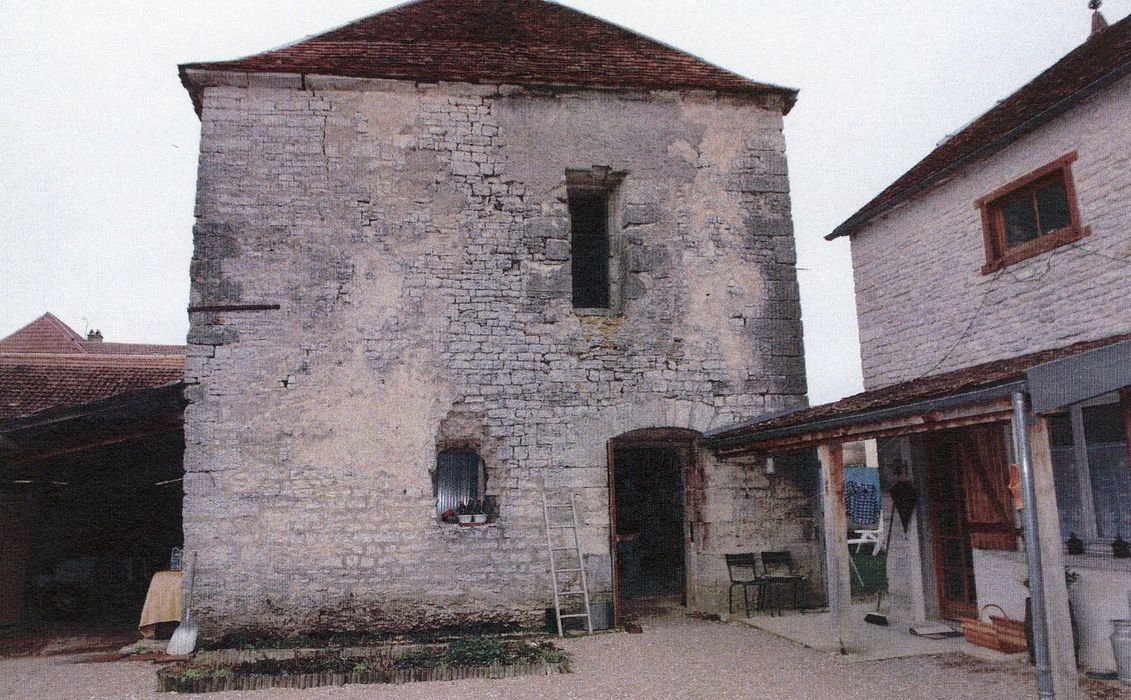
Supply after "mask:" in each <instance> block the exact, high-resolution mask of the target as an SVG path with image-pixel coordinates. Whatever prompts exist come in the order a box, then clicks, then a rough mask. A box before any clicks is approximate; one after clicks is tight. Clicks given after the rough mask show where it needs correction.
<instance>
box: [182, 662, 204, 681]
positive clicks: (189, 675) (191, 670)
mask: <svg viewBox="0 0 1131 700" xmlns="http://www.w3.org/2000/svg"><path fill="white" fill-rule="evenodd" d="M207 675H208V674H207V672H205V670H204V669H202V668H195V667H193V666H189V667H188V668H185V669H183V670H181V672H180V674H179V675H178V676H177V680H179V681H181V682H182V683H187V682H189V681H199V680H201V679H202V678H204V677H205V676H207Z"/></svg>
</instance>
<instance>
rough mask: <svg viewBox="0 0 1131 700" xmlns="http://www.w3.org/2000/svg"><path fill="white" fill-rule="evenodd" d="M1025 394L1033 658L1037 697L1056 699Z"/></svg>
mask: <svg viewBox="0 0 1131 700" xmlns="http://www.w3.org/2000/svg"><path fill="white" fill-rule="evenodd" d="M1026 398H1027V397H1026V396H1025V394H1024V393H1023V392H1020V391H1015V392H1013V447H1014V451H1015V454H1016V455H1017V465H1018V469H1019V471H1020V472H1021V496H1022V501H1023V509H1022V511H1021V512H1022V514H1023V529H1022V532H1023V534H1024V536H1025V560H1026V562H1028V565H1029V597H1030V598H1032V599H1033V600H1032V609H1033V647H1034V649H1033V655H1034V657H1035V660H1036V662H1037V696H1038V697H1041V698H1055V697H1056V693H1055V692H1054V691H1053V684H1052V666H1051V664H1050V662H1049V629H1048V618H1047V616H1046V615H1045V584H1044V578H1043V577H1042V570H1043V567H1042V566H1041V548H1040V544H1039V543H1038V541H1037V538H1038V534H1037V488H1036V484H1035V483H1034V481H1033V463H1032V459H1031V457H1030V455H1029V420H1028V418H1029V411H1028V406H1027V401H1026Z"/></svg>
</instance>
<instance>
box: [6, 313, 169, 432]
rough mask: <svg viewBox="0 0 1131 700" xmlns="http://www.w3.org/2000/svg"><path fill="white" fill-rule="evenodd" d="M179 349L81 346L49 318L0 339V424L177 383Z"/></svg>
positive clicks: (136, 345) (74, 336) (99, 344)
mask: <svg viewBox="0 0 1131 700" xmlns="http://www.w3.org/2000/svg"><path fill="white" fill-rule="evenodd" d="M184 353H185V349H184V347H183V346H179V345H146V344H139V343H104V342H94V341H86V340H83V339H82V336H80V335H79V334H78V333H75V332H74V330H72V329H71V328H70V327H68V326H67V325H66V324H65V323H63V322H62V321H60V320H59V319H58V318H56V317H55V316H53V315H52V314H44V315H43V316H41V317H39V318H38V319H36V320H35V321H32V322H31V323H29V324H28V325H26V326H24V327H23V328H21V329H20V330H18V331H16V332H15V333H13V334H11V335H9V336H8V337H6V338H3V339H0V419H3V418H15V417H19V416H26V415H29V414H32V413H35V412H37V411H42V410H44V409H47V408H53V407H58V406H72V405H75V404H80V403H85V402H87V401H93V400H95V399H102V398H106V397H108V396H113V395H115V394H119V393H122V392H124V391H132V390H135V389H144V388H147V387H156V386H162V385H164V384H169V383H172V382H178V381H180V380H181V378H182V377H183V375H184V367H185V355H184Z"/></svg>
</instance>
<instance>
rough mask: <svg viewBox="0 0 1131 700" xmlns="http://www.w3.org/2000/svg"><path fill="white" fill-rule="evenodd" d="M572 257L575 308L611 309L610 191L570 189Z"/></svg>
mask: <svg viewBox="0 0 1131 700" xmlns="http://www.w3.org/2000/svg"><path fill="white" fill-rule="evenodd" d="M569 218H570V240H571V243H570V257H571V260H572V272H573V307H574V308H575V309H607V308H609V193H608V192H607V191H603V190H596V189H570V191H569Z"/></svg>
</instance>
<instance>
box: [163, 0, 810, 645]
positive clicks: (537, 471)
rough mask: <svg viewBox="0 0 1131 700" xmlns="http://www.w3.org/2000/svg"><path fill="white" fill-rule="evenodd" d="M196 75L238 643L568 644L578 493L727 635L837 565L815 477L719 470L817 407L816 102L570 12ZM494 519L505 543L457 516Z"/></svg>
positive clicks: (372, 21) (194, 529) (191, 67)
mask: <svg viewBox="0 0 1131 700" xmlns="http://www.w3.org/2000/svg"><path fill="white" fill-rule="evenodd" d="M181 77H182V81H183V83H184V85H185V87H186V88H187V89H188V91H189V93H190V95H191V97H192V101H193V104H194V106H195V107H196V110H197V113H198V114H199V116H200V119H201V124H202V141H201V151H200V172H199V185H198V196H197V207H196V216H197V224H196V227H195V230H194V239H195V253H194V256H193V261H192V296H191V306H190V310H189V311H190V318H191V330H190V332H189V338H188V342H189V345H188V367H187V371H186V379H187V381H188V382H189V383H190V385H191V386H190V389H189V390H188V395H189V397H190V400H191V405H190V406H189V407H188V409H187V411H186V427H185V430H186V443H187V447H186V455H185V467H186V477H185V512H184V527H185V538H186V547H187V548H188V549H190V550H197V551H198V552H199V562H200V563H199V573H198V576H197V586H196V591H197V595H196V604H195V607H196V612H197V615H198V617H199V618H200V620H201V623H202V625H203V628H204V631H205V633H206V634H209V635H213V636H215V635H218V634H222V633H225V632H229V631H233V630H237V629H239V630H249V629H251V630H266V629H289V630H295V629H328V628H335V629H345V628H368V629H375V628H382V629H405V628H412V627H427V626H437V625H461V624H468V623H505V624H510V623H518V624H539V625H540V624H541V623H542V619H543V614H544V610H545V608H546V607H547V606H549V605H550V604H551V603H552V600H553V597H552V588H551V584H550V576H549V563H548V552H547V545H546V535H545V532H544V529H543V513H542V505H541V504H542V494H543V492H544V491H545V492H547V493H550V494H551V496H552V497H554V498H563V497H564V496H565V494H566V493H569V492H572V493H575V494H577V495H578V496H579V500H580V503H581V507H582V520H583V527H582V530H581V544H582V549H583V551H584V553H585V559H586V565H587V568H588V570H589V572H590V579H591V588H593V589H594V590H595V592H596V597H597V598H601V597H602V596H603V597H605V598H606V599H609V598H610V597H612V596H613V595H614V592H613V589H614V579H616V581H617V582H619V583H620V584H622V585H621V586H620V587H619V588H618V593H617V598H618V601H617V602H618V611H619V609H620V607H621V606H620V605H619V604H620V603H627V602H629V601H628V598H630V597H631V596H632V595H634V594H636V593H639V592H642V591H644V592H646V591H652V592H657V591H659V592H661V593H667V594H670V595H672V596H679V597H681V598H682V599H684V600H686V603H687V604H688V605H689V606H690V607H691V608H693V609H697V610H718V609H719V608H720V607H721V608H725V607H726V593H727V572H726V567H725V562H724V557H723V554H724V553H726V552H734V551H749V550H757V549H760V548H762V547H763V546H765V545H770V544H772V545H775V546H777V547H778V548H790V549H791V550H792V551H793V552H794V553H795V556H796V558H797V559H798V561H799V562H800V563H801V565H802V566H803V567H804V568H806V569H811V568H813V566H812V565H813V560H814V554H813V549H814V543H813V529H814V528H813V523H812V513H811V510H812V508H811V505H812V500H811V499H809V498H807V496H808V495H809V492H810V491H811V490H812V485H811V484H810V481H811V480H810V479H808V478H807V477H806V474H807V473H808V472H806V471H805V469H804V468H803V467H801V466H799V467H797V468H796V469H793V470H791V469H782V470H779V471H778V473H776V474H775V475H766V474H765V473H764V472H763V471H762V470H761V469H758V470H750V469H748V468H746V467H744V466H742V465H741V464H738V463H729V464H727V463H721V462H719V461H718V460H716V459H714V458H713V457H711V456H710V455H708V454H706V453H701V452H700V451H699V450H698V443H697V441H698V438H699V436H700V435H701V434H702V433H703V432H704V431H706V430H708V429H711V428H714V427H719V426H721V425H725V424H727V423H729V422H732V421H734V420H735V419H736V418H737V417H739V416H745V415H750V414H752V413H763V412H766V411H774V410H780V409H786V408H791V407H796V406H799V405H803V403H804V401H805V391H806V387H805V377H804V368H803V363H802V347H801V324H800V319H799V316H800V311H799V305H798V287H797V281H796V275H795V256H794V243H793V238H792V224H791V218H790V200H789V185H788V178H787V172H786V160H785V144H784V140H783V136H782V123H783V116H784V115H785V114H787V113H788V112H789V110H790V108H791V107H792V105H793V103H794V100H795V98H796V92H795V91H793V90H789V89H785V88H781V87H775V86H772V85H767V84H762V83H757V82H753V81H750V80H747V79H746V78H743V77H741V76H738V75H735V74H732V73H729V72H727V71H724V70H722V69H720V68H717V67H715V66H713V65H710V64H708V63H705V62H704V61H702V60H699V59H697V58H695V57H692V56H690V55H688V54H685V53H682V52H680V51H677V50H675V49H672V48H670V47H667V46H664V45H661V44H659V43H656V42H654V41H651V40H649V39H647V38H644V37H642V36H639V35H637V34H634V33H632V32H630V31H628V30H625V29H622V28H620V27H617V26H614V25H611V24H609V23H606V22H604V21H601V20H598V19H596V18H593V17H590V16H588V15H585V14H582V13H579V12H577V11H574V10H572V9H570V8H567V7H565V6H562V5H557V4H553V3H549V2H542V1H541V0H485V1H482V2H476V3H470V2H458V1H456V0H422V1H421V2H415V3H410V4H407V5H403V6H400V7H397V8H395V9H392V10H389V11H387V12H383V13H380V14H377V15H374V16H371V17H368V18H365V19H362V20H359V21H356V22H353V23H351V24H348V25H346V26H344V27H341V28H339V29H335V30H333V31H330V32H327V33H325V34H321V35H318V36H315V37H313V38H310V39H306V40H304V41H301V42H299V43H296V44H292V45H290V46H287V47H284V48H281V49H278V50H274V51H269V52H266V53H263V54H259V55H255V56H251V57H249V58H244V59H239V60H232V61H221V62H213V63H194V64H188V65H184V66H181ZM611 462H613V463H620V464H621V465H622V469H621V470H620V472H619V473H618V472H616V471H615V470H614V471H613V472H610V469H611V468H612V464H611ZM611 474H612V476H611ZM618 474H619V475H618ZM618 484H619V485H620V487H621V490H620V493H619V495H618V498H617V502H618V503H619V504H620V506H621V510H622V519H621V522H620V525H619V533H618V521H617V519H616V518H615V517H614V516H612V515H611V509H610V498H609V495H610V489H611V488H615V487H616V486H617V485H618ZM473 500H486V501H488V503H489V504H491V505H492V506H493V508H494V510H495V512H494V513H493V515H492V521H491V522H490V523H488V524H487V525H485V526H479V527H459V526H457V525H453V524H450V523H448V522H445V521H444V520H445V518H444V517H443V516H444V514H445V512H446V511H448V510H449V508H451V507H452V506H455V505H457V503H458V502H463V501H473ZM623 511H630V512H632V513H634V514H635V515H633V516H625V515H624V513H623ZM626 518H629V519H627V520H626ZM618 540H619V542H620V546H616V547H614V546H612V545H611V543H612V542H614V541H618ZM618 550H621V556H622V559H628V560H631V561H630V562H628V564H626V562H624V561H622V562H621V565H620V567H618V566H616V565H614V564H613V560H614V558H615V557H616V556H617V552H618ZM629 564H631V566H629ZM622 570H623V572H624V573H623V576H626V577H628V579H625V580H623V581H622V580H620V579H621V578H623V577H622V576H621V575H620V574H619V573H618V572H621V571H622ZM614 573H618V575H614ZM661 574H667V577H666V578H665V577H664V576H661ZM649 577H651V578H649ZM629 579H631V580H629ZM660 579H664V580H660ZM630 589H631V590H630Z"/></svg>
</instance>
